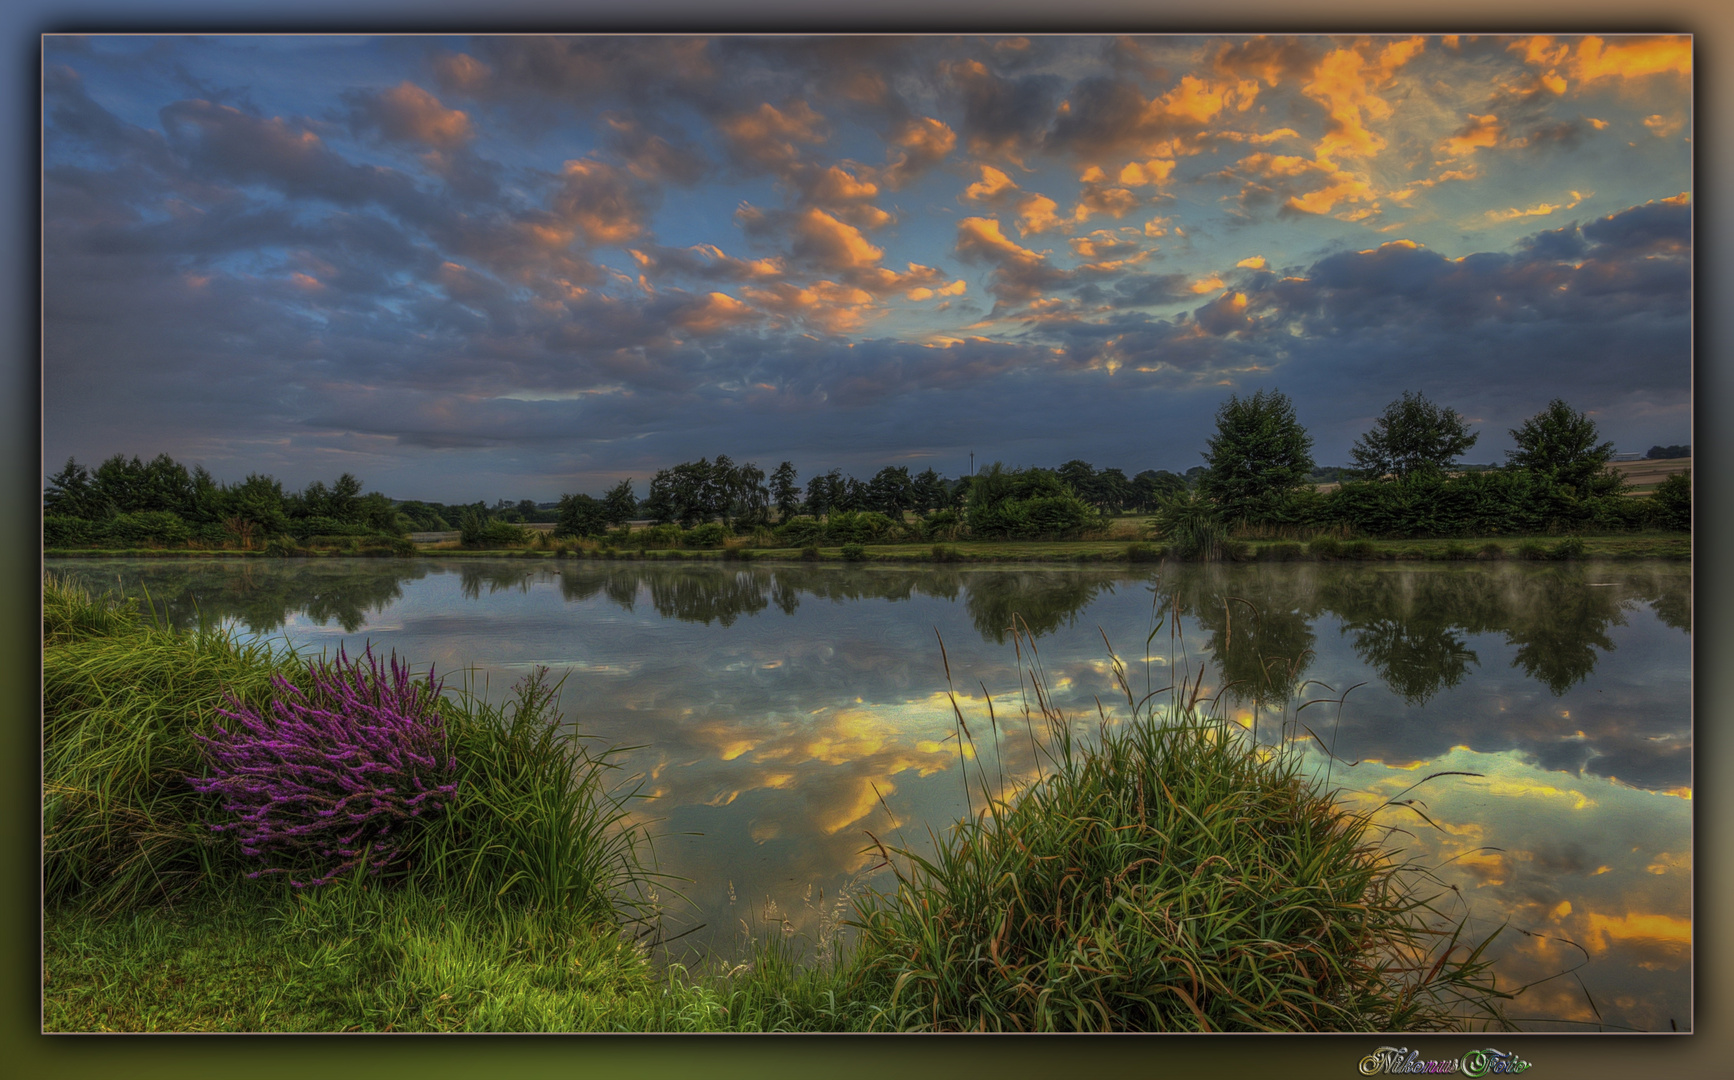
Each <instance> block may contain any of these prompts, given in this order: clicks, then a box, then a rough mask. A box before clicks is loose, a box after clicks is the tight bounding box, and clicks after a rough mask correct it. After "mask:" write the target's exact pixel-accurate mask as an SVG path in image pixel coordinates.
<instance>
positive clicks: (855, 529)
mask: <svg viewBox="0 0 1734 1080" xmlns="http://www.w3.org/2000/svg"><path fill="white" fill-rule="evenodd" d="M890 532H891V519H890V518H888V517H886V516H885V515H884V514H881V513H878V512H877V511H872V510H866V511H857V510H849V511H844V512H843V513H840V514H832V515H831V517H830V520H828V521H827V522H825V539H826V540H828V541H830V542H831V543H833V544H871V543H875V542H877V541H880V540H883V539H885V538H886V537H887V535H889V534H890Z"/></svg>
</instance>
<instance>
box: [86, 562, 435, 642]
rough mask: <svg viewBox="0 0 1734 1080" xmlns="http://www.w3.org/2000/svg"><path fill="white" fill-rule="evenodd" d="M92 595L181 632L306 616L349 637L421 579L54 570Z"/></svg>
mask: <svg viewBox="0 0 1734 1080" xmlns="http://www.w3.org/2000/svg"><path fill="white" fill-rule="evenodd" d="M57 572H58V573H60V574H61V575H62V576H63V577H65V578H67V579H69V580H71V581H73V582H75V583H77V584H78V585H80V586H82V587H83V588H85V589H87V590H89V591H90V592H92V593H96V594H101V593H104V592H109V593H114V594H117V595H120V596H127V597H135V598H137V599H138V600H139V609H140V611H141V612H142V611H145V610H146V608H147V607H148V609H149V610H150V612H152V613H154V617H155V618H156V619H157V620H158V623H159V624H160V625H166V626H170V627H174V628H175V629H179V630H186V629H190V628H192V627H195V626H198V625H199V624H200V623H201V622H204V623H207V624H216V623H222V622H225V621H233V622H237V623H239V624H241V625H242V626H244V627H246V628H247V629H248V630H249V631H251V632H253V633H255V634H267V633H271V632H273V631H276V630H280V629H282V627H283V625H284V623H285V622H287V620H288V618H289V616H290V615H291V614H293V613H295V612H303V613H305V614H306V615H307V617H308V618H310V619H313V620H314V621H316V622H318V623H320V624H321V625H324V624H326V623H330V622H335V623H337V624H338V625H339V626H342V627H343V630H344V632H345V633H354V632H355V631H356V630H358V629H360V628H361V627H362V626H363V625H365V624H366V622H367V616H368V614H369V613H372V612H378V611H383V610H384V609H385V608H386V607H387V606H389V605H390V604H391V603H393V602H394V601H396V600H398V599H401V598H402V596H403V583H404V582H406V581H412V580H416V579H419V578H421V577H424V576H426V574H427V572H428V568H427V567H426V566H425V565H422V564H419V563H404V562H400V561H397V560H392V561H390V562H386V561H384V560H379V561H373V560H359V559H357V560H349V559H342V560H340V559H244V560H243V559H236V560H222V561H216V560H212V561H203V560H201V561H197V562H184V563H182V562H176V563H168V562H149V561H144V560H130V561H112V562H111V561H109V560H102V561H95V560H90V561H85V560H80V561H79V562H78V563H75V564H72V565H68V566H65V567H61V568H59V569H58V571H57Z"/></svg>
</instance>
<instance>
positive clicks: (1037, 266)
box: [956, 217, 1067, 304]
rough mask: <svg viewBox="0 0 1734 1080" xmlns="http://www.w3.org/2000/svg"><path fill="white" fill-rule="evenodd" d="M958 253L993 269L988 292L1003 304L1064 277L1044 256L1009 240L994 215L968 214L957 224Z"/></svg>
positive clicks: (1038, 291)
mask: <svg viewBox="0 0 1734 1080" xmlns="http://www.w3.org/2000/svg"><path fill="white" fill-rule="evenodd" d="M956 250H957V255H958V257H959V258H961V259H964V260H965V261H968V262H983V263H987V264H989V265H990V266H992V267H993V268H994V270H993V275H992V279H991V283H990V284H989V286H988V291H989V292H991V293H993V294H994V296H996V297H997V298H998V299H999V301H1000V303H1002V304H1017V303H1021V302H1024V301H1028V300H1033V299H1035V298H1036V297H1038V296H1040V295H1041V294H1042V292H1043V291H1044V290H1046V289H1050V288H1053V287H1054V286H1056V285H1059V284H1061V283H1062V282H1064V281H1066V280H1067V275H1066V273H1065V272H1064V271H1062V270H1060V269H1059V268H1058V267H1056V266H1054V265H1053V264H1052V263H1050V262H1049V261H1048V259H1047V256H1045V255H1043V254H1040V253H1038V252H1035V251H1031V250H1030V249H1029V248H1026V247H1021V246H1019V245H1018V244H1016V243H1013V242H1012V241H1011V240H1008V239H1007V238H1006V236H1005V234H1004V233H1002V232H1001V231H1000V226H999V221H998V220H996V219H994V218H980V217H971V218H964V219H963V220H962V221H960V222H958V223H957V249H956Z"/></svg>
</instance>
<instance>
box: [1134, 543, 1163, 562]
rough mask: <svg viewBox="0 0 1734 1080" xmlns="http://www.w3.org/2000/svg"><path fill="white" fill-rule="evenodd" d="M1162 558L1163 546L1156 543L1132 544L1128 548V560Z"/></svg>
mask: <svg viewBox="0 0 1734 1080" xmlns="http://www.w3.org/2000/svg"><path fill="white" fill-rule="evenodd" d="M1161 559H1162V548H1161V547H1160V546H1159V545H1156V544H1132V545H1131V546H1129V547H1127V548H1126V561H1127V562H1135V563H1143V562H1160V561H1161Z"/></svg>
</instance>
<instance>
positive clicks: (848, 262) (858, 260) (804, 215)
mask: <svg viewBox="0 0 1734 1080" xmlns="http://www.w3.org/2000/svg"><path fill="white" fill-rule="evenodd" d="M792 232H793V233H794V245H793V250H794V253H795V255H796V256H798V257H800V258H802V259H806V260H808V261H810V262H812V263H814V264H816V265H818V266H819V267H821V268H822V269H827V270H855V269H864V268H866V267H870V266H873V265H875V264H877V263H878V262H879V260H880V259H881V258H883V257H884V255H885V252H884V250H883V249H881V248H877V247H874V246H873V245H872V244H871V243H869V242H868V241H867V238H866V237H865V236H862V235H861V230H860V229H857V228H856V227H855V226H853V225H850V224H849V223H848V222H845V221H840V220H838V219H837V218H835V217H833V216H831V215H830V214H827V213H826V212H825V211H823V210H820V209H819V208H818V207H816V206H810V207H808V208H807V209H806V210H804V211H802V212H801V213H800V214H798V215H797V216H796V217H795V219H794V222H793V225H792Z"/></svg>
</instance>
